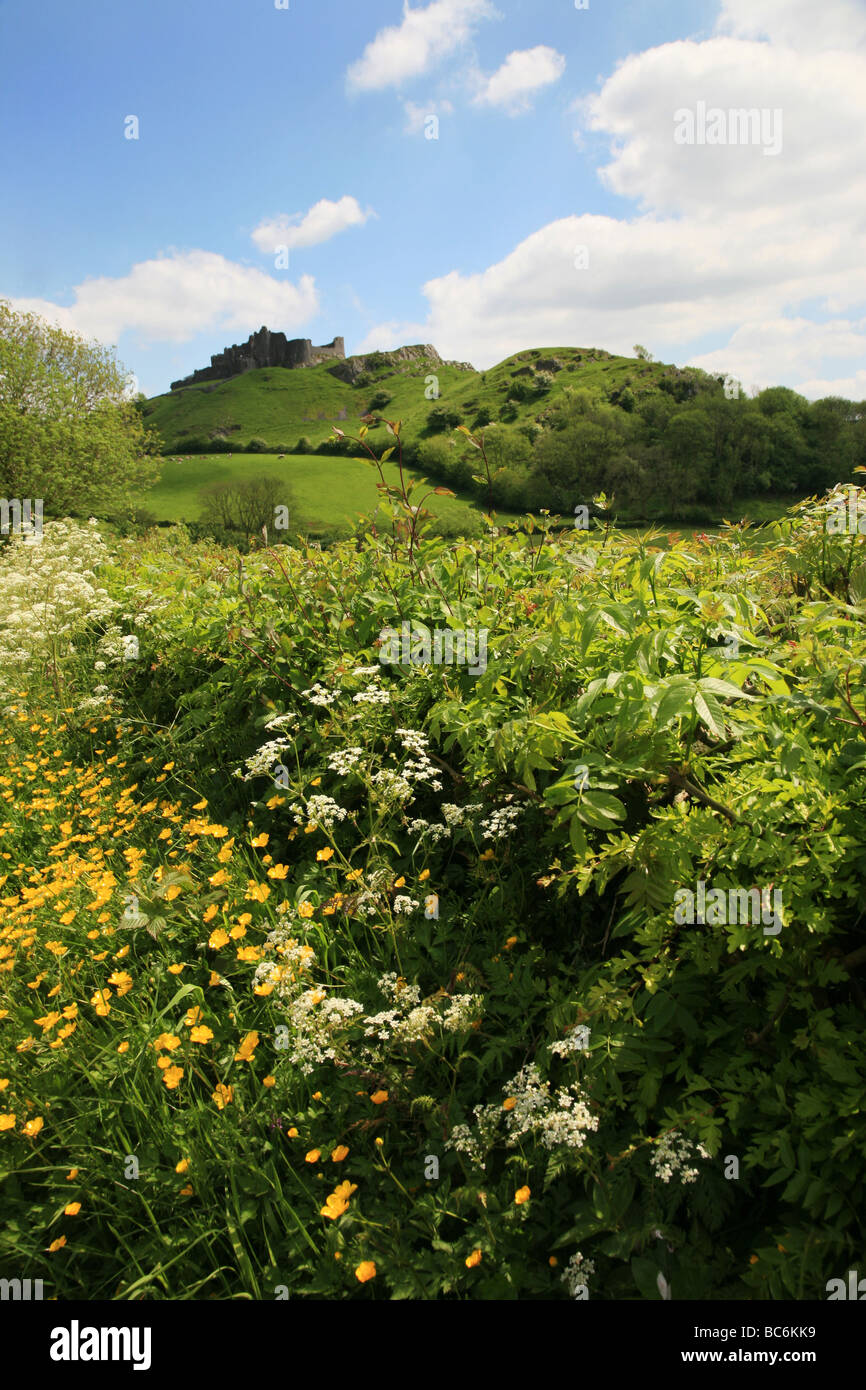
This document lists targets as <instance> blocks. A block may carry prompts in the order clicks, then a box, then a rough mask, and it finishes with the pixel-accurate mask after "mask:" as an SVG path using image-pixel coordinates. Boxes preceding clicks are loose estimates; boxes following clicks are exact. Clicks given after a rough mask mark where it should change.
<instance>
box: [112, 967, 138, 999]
mask: <svg viewBox="0 0 866 1390" xmlns="http://www.w3.org/2000/svg"><path fill="white" fill-rule="evenodd" d="M108 983H109V984H110V985H114V988H115V989H116V990H117V997H118V999H122V998H123V996H124V994H128V993H129V991H130V990H131V989H132V976H131V975H129V974H128V973H127V972H126V971H125V970H115V972H114V974H113V975H109V977H108Z"/></svg>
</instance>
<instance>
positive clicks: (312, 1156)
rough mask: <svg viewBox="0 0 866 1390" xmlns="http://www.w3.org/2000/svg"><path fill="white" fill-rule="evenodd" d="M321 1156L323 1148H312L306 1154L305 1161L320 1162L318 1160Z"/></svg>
mask: <svg viewBox="0 0 866 1390" xmlns="http://www.w3.org/2000/svg"><path fill="white" fill-rule="evenodd" d="M321 1156H322V1150H321V1149H310V1152H309V1153H306V1154H304V1162H305V1163H318V1161H319V1159H320V1158H321Z"/></svg>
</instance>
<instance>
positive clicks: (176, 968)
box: [168, 965, 183, 975]
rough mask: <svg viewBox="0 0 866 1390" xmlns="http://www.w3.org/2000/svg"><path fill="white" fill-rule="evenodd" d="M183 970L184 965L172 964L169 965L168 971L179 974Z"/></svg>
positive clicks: (171, 973)
mask: <svg viewBox="0 0 866 1390" xmlns="http://www.w3.org/2000/svg"><path fill="white" fill-rule="evenodd" d="M182 970H183V966H182V965H170V966H169V967H168V973H169V975H179V974H180V972H181V971H182Z"/></svg>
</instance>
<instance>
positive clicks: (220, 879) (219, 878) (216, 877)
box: [208, 869, 229, 888]
mask: <svg viewBox="0 0 866 1390" xmlns="http://www.w3.org/2000/svg"><path fill="white" fill-rule="evenodd" d="M228 881H229V876H228V874H227V873H226V871H225V869H217V871H216V873H215V874H211V876H210V878H209V879H208V883H212V884H213V886H214V888H220V887H221V886H222V884H224V883H228Z"/></svg>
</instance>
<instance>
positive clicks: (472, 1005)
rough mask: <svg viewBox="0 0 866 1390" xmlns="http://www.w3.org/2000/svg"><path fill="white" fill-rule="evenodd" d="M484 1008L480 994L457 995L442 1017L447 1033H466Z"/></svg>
mask: <svg viewBox="0 0 866 1390" xmlns="http://www.w3.org/2000/svg"><path fill="white" fill-rule="evenodd" d="M483 1007H484V1000H483V998H482V996H481V995H480V994H456V995H455V996H454V998H453V999H452V1000H451V1002H450V1004H449V1005H448V1008H447V1009H446V1010H445V1012H444V1014H443V1015H442V1020H441V1021H442V1027H443V1028H444V1029H445V1032H446V1033H465V1032H466V1031H467V1029H469V1028H471V1027H472V1025H473V1023H475V1022H476V1021H477V1019H478V1017H479V1015H480V1013H481V1010H482V1008H483Z"/></svg>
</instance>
